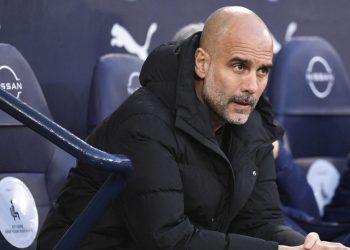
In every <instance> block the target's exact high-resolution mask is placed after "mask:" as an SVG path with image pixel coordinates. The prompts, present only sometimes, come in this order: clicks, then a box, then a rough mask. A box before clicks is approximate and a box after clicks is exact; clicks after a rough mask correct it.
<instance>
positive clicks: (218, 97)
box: [202, 70, 257, 125]
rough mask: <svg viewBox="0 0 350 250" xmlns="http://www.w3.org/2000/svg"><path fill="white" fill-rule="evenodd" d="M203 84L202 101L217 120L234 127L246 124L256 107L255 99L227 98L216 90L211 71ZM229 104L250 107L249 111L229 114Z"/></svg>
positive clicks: (236, 96)
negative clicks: (247, 105) (242, 104)
mask: <svg viewBox="0 0 350 250" xmlns="http://www.w3.org/2000/svg"><path fill="white" fill-rule="evenodd" d="M203 84H204V85H203V90H202V96H203V100H204V102H205V103H206V104H207V105H208V106H209V108H210V109H211V110H212V111H213V112H214V113H215V114H216V115H217V117H218V118H219V119H221V120H222V121H224V122H228V123H231V124H236V125H243V124H245V123H246V122H247V120H248V118H249V115H250V113H251V112H252V110H253V109H254V108H255V106H256V103H257V100H256V98H254V97H252V96H251V95H250V94H242V95H235V96H227V95H226V94H225V93H224V92H223V91H222V90H220V89H219V88H217V85H216V84H215V82H214V77H213V74H212V72H211V70H209V73H208V75H207V77H206V79H205V82H204V83H203ZM231 102H241V103H246V104H249V105H251V109H249V111H247V110H243V109H235V112H230V110H229V104H230V103H231Z"/></svg>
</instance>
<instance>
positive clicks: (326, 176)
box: [307, 159, 340, 215]
mask: <svg viewBox="0 0 350 250" xmlns="http://www.w3.org/2000/svg"><path fill="white" fill-rule="evenodd" d="M339 178H340V174H339V172H338V170H337V169H336V168H335V167H334V166H333V165H332V164H331V163H330V162H329V161H326V160H322V159H320V160H316V161H315V162H313V163H312V165H311V166H310V169H309V171H308V172H307V182H308V183H309V184H310V186H311V188H312V190H313V192H314V195H315V198H316V202H317V205H318V208H319V211H320V214H321V215H322V214H323V208H324V206H325V205H327V204H328V203H329V202H330V201H331V200H332V198H333V195H334V191H335V189H336V188H337V186H338V183H339Z"/></svg>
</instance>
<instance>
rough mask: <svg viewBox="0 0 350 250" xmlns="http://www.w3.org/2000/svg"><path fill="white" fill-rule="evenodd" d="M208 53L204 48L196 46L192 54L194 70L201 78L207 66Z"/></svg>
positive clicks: (204, 75) (204, 74) (206, 70)
mask: <svg viewBox="0 0 350 250" xmlns="http://www.w3.org/2000/svg"><path fill="white" fill-rule="evenodd" d="M209 59H210V58H209V54H208V53H207V52H205V50H204V49H202V48H198V49H197V50H196V52H195V54H194V64H195V67H194V68H195V72H196V74H197V76H198V77H199V78H201V79H203V78H205V77H206V75H207V72H208V68H209Z"/></svg>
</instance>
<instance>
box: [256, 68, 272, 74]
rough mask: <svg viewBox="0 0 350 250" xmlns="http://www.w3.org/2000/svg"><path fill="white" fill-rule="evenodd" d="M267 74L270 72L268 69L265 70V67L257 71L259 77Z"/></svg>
mask: <svg viewBox="0 0 350 250" xmlns="http://www.w3.org/2000/svg"><path fill="white" fill-rule="evenodd" d="M269 72H270V69H269V68H267V67H264V68H261V69H259V74H260V75H268V74H269Z"/></svg>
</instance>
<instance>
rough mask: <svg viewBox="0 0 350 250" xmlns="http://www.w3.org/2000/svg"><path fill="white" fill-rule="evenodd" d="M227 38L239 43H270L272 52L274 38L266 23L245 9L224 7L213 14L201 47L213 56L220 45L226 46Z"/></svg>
mask: <svg viewBox="0 0 350 250" xmlns="http://www.w3.org/2000/svg"><path fill="white" fill-rule="evenodd" d="M227 38H229V39H231V40H232V38H234V39H238V42H239V39H242V40H243V39H244V40H247V39H252V40H254V41H255V42H258V43H266V42H270V43H271V50H272V37H271V34H270V32H269V30H268V28H267V27H266V25H265V23H264V22H263V21H262V20H261V19H260V18H259V17H258V16H257V15H256V14H255V13H254V12H252V11H251V10H249V9H247V8H244V7H239V6H230V7H223V8H220V9H218V10H216V11H215V12H214V13H212V14H211V15H210V16H209V17H208V19H207V21H206V23H205V26H204V29H203V33H202V36H201V40H200V47H201V48H203V49H204V50H206V51H207V52H208V53H209V54H212V53H214V52H215V51H216V49H217V48H218V47H220V45H224V43H225V42H226V40H227ZM257 46H259V44H257Z"/></svg>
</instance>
